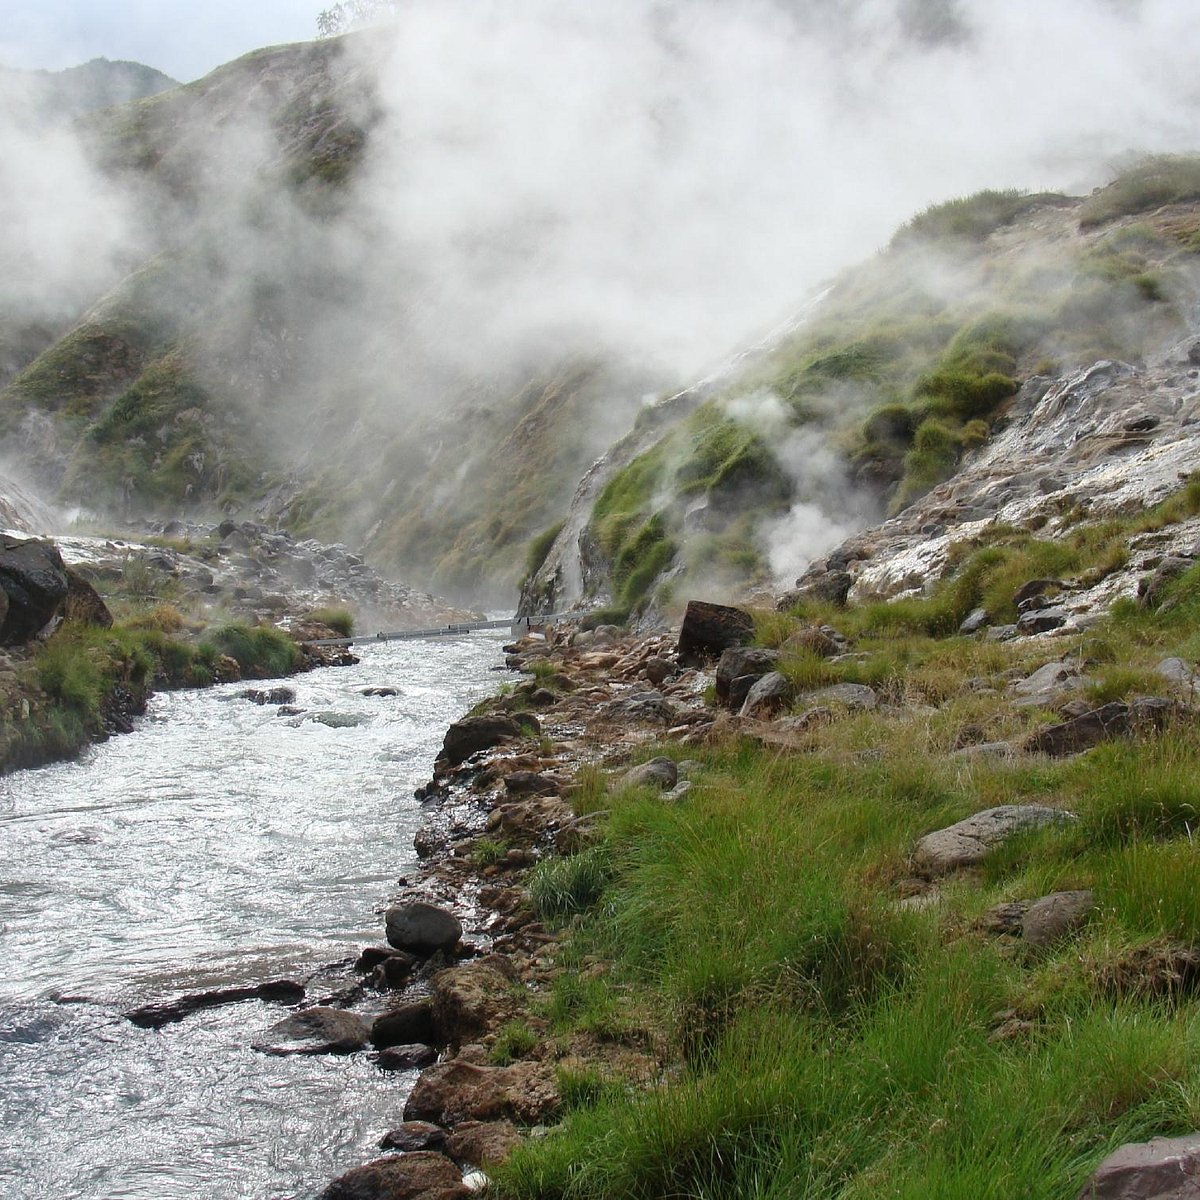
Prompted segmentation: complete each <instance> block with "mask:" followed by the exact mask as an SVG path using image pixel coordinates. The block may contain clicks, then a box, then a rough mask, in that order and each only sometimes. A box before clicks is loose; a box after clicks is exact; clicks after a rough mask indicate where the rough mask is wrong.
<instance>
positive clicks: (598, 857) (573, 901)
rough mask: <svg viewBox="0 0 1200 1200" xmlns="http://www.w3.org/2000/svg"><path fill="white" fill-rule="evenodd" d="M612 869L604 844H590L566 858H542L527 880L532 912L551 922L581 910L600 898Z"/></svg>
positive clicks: (558, 920)
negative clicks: (601, 845)
mask: <svg viewBox="0 0 1200 1200" xmlns="http://www.w3.org/2000/svg"><path fill="white" fill-rule="evenodd" d="M611 869H612V868H611V864H610V863H609V859H608V854H607V851H606V850H605V849H604V848H603V847H592V848H591V849H588V850H583V851H581V852H580V853H578V854H573V855H571V856H570V857H568V858H548V859H543V860H542V861H541V862H539V863H538V865H537V866H536V867H535V868H534V870H533V874H532V876H531V877H530V880H529V894H530V896H531V897H532V899H533V906H534V909H535V911H536V912H537V914H538V916H539V917H541V919H542V920H544V921H549V922H552V923H555V922H561V921H563V920H565V919H566V918H568V917H571V916H574V915H575V914H576V913H581V912H584V911H585V910H586V909H588V908H590V907H591V906H592V905H593V904H595V903H596V901H597V900H599V899H600V896H601V895H602V894H603V892H604V888H605V887H606V886H607V884H608V880H609V878H610V875H611Z"/></svg>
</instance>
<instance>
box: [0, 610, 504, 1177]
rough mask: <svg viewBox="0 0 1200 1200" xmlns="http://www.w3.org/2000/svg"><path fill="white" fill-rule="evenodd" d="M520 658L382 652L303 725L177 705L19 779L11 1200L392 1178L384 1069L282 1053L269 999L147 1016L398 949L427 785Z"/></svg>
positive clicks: (2, 1050)
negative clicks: (378, 1162)
mask: <svg viewBox="0 0 1200 1200" xmlns="http://www.w3.org/2000/svg"><path fill="white" fill-rule="evenodd" d="M503 640H504V639H503V637H499V636H490V635H481V634H478V635H473V636H471V637H464V638H460V639H455V640H441V641H437V642H403V643H391V644H381V645H377V646H374V645H372V646H367V647H364V648H362V649H361V650H360V653H361V656H362V663H361V664H360V665H358V666H356V667H346V668H333V669H329V670H324V671H318V672H314V673H312V674H309V675H302V676H299V677H298V678H296V679H294V680H289V681H287V683H288V685H289V686H291V687H294V688H295V691H296V700H295V704H296V705H297V706H298V707H301V708H303V709H305V710H307V712H306V715H305V716H304V717H299V718H297V717H287V716H279V715H278V710H277V708H276V707H274V706H267V707H260V706H258V705H256V704H254V703H252V702H250V701H248V700H245V699H238V698H237V693H238V692H240V691H242V690H243V689H244V688H245V686H247V685H244V684H238V685H229V686H226V687H220V688H213V689H211V690H208V691H203V692H177V693H173V694H168V695H161V696H157V697H155V698H154V699H153V700H152V701H151V705H150V711H149V713H148V714H147V716H146V717H145V718H143V719H142V720H141V722H139V728H138V730H137V732H135V733H133V734H130V735H127V736H123V737H118V738H114V739H113V740H111V741H109V742H107V743H105V744H104V745H102V746H99V747H97V748H95V749H94V750H92V751H91V752H89V753H88V754H87V756H86V757H85V758H84V759H83V760H82V761H81V762H78V763H69V764H60V765H56V766H51V767H47V768H44V769H41V770H37V771H24V772H18V773H16V774H14V775H11V776H9V777H7V778H4V779H2V780H0V954H2V955H3V958H2V966H3V969H2V971H0V1195H2V1196H4V1197H5V1198H6V1200H35V1198H37V1200H41V1198H42V1197H48V1196H54V1197H62V1198H64V1200H65V1198H68V1197H80V1198H82V1197H88V1198H89V1200H135V1198H136V1200H175V1198H176V1197H179V1198H182V1197H188V1198H189V1200H196V1198H197V1197H200V1198H210V1197H211V1198H212V1200H225V1198H227V1197H253V1198H254V1200H266V1198H271V1200H285V1198H286V1200H292V1198H295V1200H301V1198H304V1200H307V1198H310V1197H313V1196H315V1195H317V1194H318V1193H319V1192H320V1190H321V1189H322V1187H324V1185H325V1184H326V1183H327V1182H328V1181H329V1179H330V1178H331V1177H332V1176H333V1175H335V1174H337V1173H338V1172H340V1171H343V1170H345V1169H347V1168H349V1167H351V1166H354V1165H357V1164H358V1163H360V1162H363V1161H365V1160H366V1159H367V1158H369V1157H371V1156H373V1154H374V1153H375V1147H376V1144H377V1142H378V1139H379V1137H380V1135H381V1134H382V1133H383V1132H384V1131H386V1130H387V1129H388V1128H390V1127H391V1126H392V1125H394V1124H396V1123H398V1122H399V1121H400V1119H401V1109H402V1107H403V1096H404V1091H405V1089H404V1087H403V1082H404V1081H403V1080H402V1079H401V1078H399V1077H397V1076H395V1075H388V1074H385V1073H384V1072H381V1071H380V1070H378V1069H377V1068H376V1067H375V1066H373V1065H372V1063H371V1062H370V1061H369V1059H368V1058H367V1057H366V1056H365V1055H362V1054H358V1055H351V1056H349V1057H300V1058H272V1057H268V1056H265V1055H262V1054H259V1053H257V1052H255V1051H253V1050H251V1049H250V1042H251V1041H252V1040H253V1039H254V1037H255V1035H256V1034H257V1033H258V1032H259V1031H260V1030H262V1029H263V1028H265V1027H266V1026H268V1025H269V1024H271V1023H272V1022H273V1021H275V1020H278V1019H279V1018H280V1017H281V1016H282V1015H284V1012H283V1010H281V1009H280V1008H278V1007H276V1006H272V1005H268V1004H265V1003H259V1002H257V1001H255V1002H250V1003H244V1004H239V1005H233V1006H228V1007H224V1008H218V1009H212V1010H208V1011H205V1012H201V1013H197V1014H195V1015H193V1016H190V1017H188V1018H186V1019H185V1020H184V1021H182V1022H179V1023H177V1024H173V1025H168V1026H165V1027H164V1028H163V1029H161V1030H159V1031H153V1030H143V1029H138V1028H137V1027H135V1026H134V1025H132V1024H131V1023H130V1022H128V1021H127V1020H125V1018H124V1017H122V1016H121V1013H122V1011H123V1010H125V1009H127V1008H129V1007H132V1006H135V1005H137V1004H140V1003H145V1002H147V1001H150V1000H156V999H159V998H163V997H171V996H175V995H177V994H178V993H180V992H184V991H188V990H196V989H200V988H209V987H217V986H230V985H235V984H243V983H250V984H253V983H258V982H261V981H264V980H267V979H273V978H279V977H292V978H296V977H303V976H304V975H305V974H306V973H307V972H309V971H311V970H312V969H313V968H314V967H317V966H320V965H322V964H324V963H328V962H330V961H334V960H338V959H341V958H344V957H345V956H346V955H347V954H349V953H351V952H352V951H353V950H354V948H355V947H356V946H359V945H362V944H363V943H364V942H367V941H378V940H379V938H380V918H379V916H378V909H379V908H380V906H381V905H382V904H383V903H385V902H386V900H387V899H388V896H389V894H390V893H391V892H392V891H393V890H394V888H395V881H396V878H397V877H398V876H399V875H402V874H403V873H404V872H405V871H406V870H408V869H410V868H411V867H412V865H413V863H414V856H413V850H412V836H413V833H414V832H415V831H416V829H417V827H418V825H419V824H420V821H421V814H420V809H419V806H418V805H417V803H416V802H415V801H414V800H413V798H412V791H413V788H414V787H416V786H417V785H418V784H420V783H422V782H423V781H424V780H425V779H427V778H428V777H429V773H430V768H431V766H432V762H433V758H434V755H435V754H436V752H437V750H438V747H439V746H440V744H441V739H442V735H443V733H444V732H445V727H446V726H447V725H448V724H449V723H450V722H451V721H452V720H454V719H455V718H456V717H458V716H460V715H461V714H462V713H463V712H464V711H465V710H466V709H467V708H469V707H470V706H471V705H472V704H474V703H475V702H476V701H477V700H478V699H480V698H481V697H482V696H484V695H486V694H487V693H489V692H490V691H492V690H494V688H495V686H496V676H495V675H494V674H493V673H492V668H493V667H494V666H495V665H496V664H497V663H498V662H499V661H500V657H499V652H498V647H499V643H500V642H501V641H503ZM255 686H270V685H255ZM378 686H392V687H397V688H399V690H400V694H399V695H398V696H390V697H378V698H375V697H365V696H363V695H362V694H361V693H362V690H363V689H364V688H368V687H378ZM317 712H324V713H339V714H356V715H358V716H360V717H361V718H363V721H362V723H361V724H357V725H354V726H353V727H347V728H329V727H326V726H325V725H323V724H320V723H318V722H316V721H313V720H312V719H311V714H312V713H317Z"/></svg>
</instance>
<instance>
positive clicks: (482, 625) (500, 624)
mask: <svg viewBox="0 0 1200 1200" xmlns="http://www.w3.org/2000/svg"><path fill="white" fill-rule="evenodd" d="M587 616H591V613H586V612H573V613H549V614H547V615H546V616H543V617H501V618H500V619H499V620H497V621H456V622H453V623H452V624H450V625H435V626H431V627H430V628H428V629H397V630H393V631H392V632H390V633H364V634H360V635H359V636H358V637H344V638H314V639H312V640H310V641H306V642H303V643H301V644H302V645H305V646H365V645H366V644H367V643H368V642H406V641H412V640H415V639H417V638H436V637H457V636H458V635H459V634H463V633H474V632H475V631H476V630H479V629H511V630H512V632H513V635H514V636H516V635H517V634H519V633H521V632H522V631H524V632H526V633H527V632H529V630H530V629H532V628H534V627H536V626H538V625H545V624H546V623H547V622H549V621H562V620H566V619H567V618H571V619H572V620H578V619H580V618H582V617H587Z"/></svg>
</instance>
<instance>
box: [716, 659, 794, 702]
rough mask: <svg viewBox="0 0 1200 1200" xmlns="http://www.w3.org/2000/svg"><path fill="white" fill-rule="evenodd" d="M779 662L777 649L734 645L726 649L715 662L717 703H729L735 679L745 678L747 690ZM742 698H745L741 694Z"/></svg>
mask: <svg viewBox="0 0 1200 1200" xmlns="http://www.w3.org/2000/svg"><path fill="white" fill-rule="evenodd" d="M778 662H779V651H778V650H764V649H761V648H759V647H746V646H735V647H731V648H730V649H728V650H726V651H725V652H724V653H723V654H722V655H721V659H720V661H719V662H718V663H717V673H716V679H715V683H716V692H717V702H718V703H719V704H731V703H732V699H731V691H732V688H733V684H734V681H735V680H738V679H747V680H748V681H749V682H748V683H747V685H746V688H745V691H746V692H748V691H749V690H750V687H751V686H752V685H753V681H754V680H756V679H761V678H762V677H763V676H764V675H766V674H767V672H768V671H773V670H775V667H776V664H777V663H778ZM742 699H743V700H744V699H745V695H743V697H742Z"/></svg>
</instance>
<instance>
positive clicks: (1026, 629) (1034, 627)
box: [1017, 608, 1067, 636]
mask: <svg viewBox="0 0 1200 1200" xmlns="http://www.w3.org/2000/svg"><path fill="white" fill-rule="evenodd" d="M1066 623H1067V610H1066V609H1065V608H1038V609H1034V610H1033V611H1031V612H1026V613H1022V614H1021V615H1020V616H1019V617H1018V618H1017V633H1019V634H1021V635H1023V636H1029V635H1031V634H1035V633H1049V632H1050V631H1051V630H1052V629H1061V628H1062V627H1063V626H1064V625H1065V624H1066Z"/></svg>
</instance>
